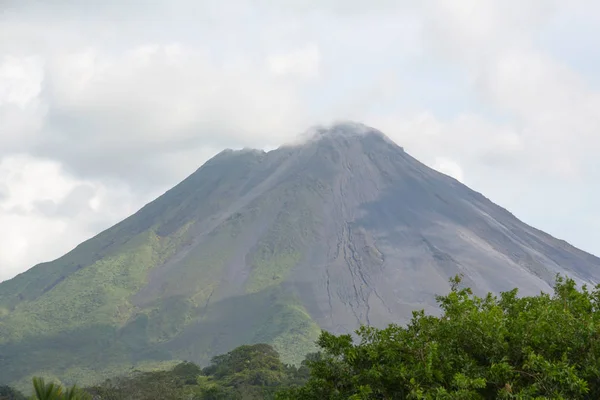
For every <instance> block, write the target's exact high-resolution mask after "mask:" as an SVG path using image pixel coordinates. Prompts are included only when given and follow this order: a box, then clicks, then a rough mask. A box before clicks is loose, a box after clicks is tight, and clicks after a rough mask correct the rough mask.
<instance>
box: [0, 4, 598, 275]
mask: <svg viewBox="0 0 600 400" xmlns="http://www.w3.org/2000/svg"><path fill="white" fill-rule="evenodd" d="M3 4H4V5H8V7H6V8H5V9H4V10H3V12H2V13H0V54H2V56H1V57H0V171H3V172H2V174H3V175H1V176H2V177H3V178H2V179H0V204H1V210H2V211H1V214H0V223H2V226H3V227H8V228H6V229H3V231H10V232H12V234H11V235H10V237H7V238H0V240H2V241H3V243H4V240H6V242H5V243H6V244H4V246H5V247H3V248H0V254H1V255H0V257H1V258H0V266H1V267H2V269H3V271H11V272H4V273H3V272H0V279H2V276H4V277H8V276H10V275H11V274H13V273H15V272H17V271H20V270H22V269H24V268H26V267H27V266H30V265H32V264H33V263H35V262H39V261H43V260H46V259H48V258H52V257H55V256H57V255H60V254H62V253H64V252H65V251H66V250H68V249H69V248H70V247H72V246H73V245H75V244H76V243H78V242H80V241H82V240H83V239H85V238H87V237H89V236H90V235H92V234H94V233H97V232H98V231H99V230H100V229H103V228H105V227H108V226H109V225H110V224H112V223H114V222H116V221H117V220H118V219H119V218H122V217H123V216H125V215H128V214H129V213H130V212H132V211H133V210H135V209H136V208H138V207H140V206H141V205H143V204H144V202H146V201H148V200H149V199H151V198H152V197H153V196H154V195H155V194H156V193H160V192H161V191H163V190H165V189H166V188H168V187H170V186H172V185H174V184H175V183H177V182H178V181H179V180H181V179H182V178H184V177H185V176H186V175H187V174H189V173H191V172H192V171H193V170H195V169H196V168H197V167H198V166H199V165H201V164H202V163H203V162H204V161H205V160H206V159H208V158H209V157H210V156H212V155H213V154H215V153H217V152H219V151H220V150H222V149H223V148H224V147H233V148H241V147H245V146H249V147H263V148H264V147H273V146H276V145H278V144H279V143H282V142H286V141H289V140H290V139H291V138H293V137H294V136H296V135H297V134H298V133H300V132H302V131H303V130H305V129H306V128H308V127H310V126H313V125H315V124H327V123H329V122H332V121H334V120H340V119H350V120H358V121H362V122H365V123H367V124H369V125H372V126H374V127H376V128H378V129H380V130H382V131H384V132H385V133H387V134H388V135H390V136H391V137H392V138H393V139H394V140H396V141H397V142H398V143H399V144H400V145H402V146H404V147H405V148H406V149H407V151H408V152H409V153H411V154H413V155H415V156H416V157H417V158H418V159H420V160H422V161H423V162H425V163H427V164H428V165H430V166H432V167H434V168H437V169H439V170H441V171H442V172H444V173H448V174H450V175H452V176H454V177H455V178H457V179H459V180H461V181H464V182H465V183H466V184H468V185H470V186H473V187H474V188H475V189H477V190H481V191H483V192H484V193H485V194H486V195H489V196H490V197H491V198H492V199H493V200H495V201H497V202H499V203H501V204H502V205H504V206H507V207H508V208H509V209H511V211H515V212H516V214H517V215H518V216H520V217H523V218H524V219H525V220H526V221H532V222H535V223H536V224H538V223H539V225H538V226H539V227H540V228H543V229H545V228H546V227H547V228H548V229H551V230H552V233H556V234H558V235H559V236H560V234H561V232H569V237H568V238H567V239H572V240H574V241H576V244H577V243H581V244H582V245H584V244H585V245H586V246H588V247H587V248H589V249H591V247H592V245H590V243H591V241H589V240H588V239H587V238H588V237H593V235H592V233H591V230H593V227H592V226H591V225H590V224H589V223H588V222H586V221H591V220H593V219H594V218H600V214H598V212H597V211H595V209H594V207H592V206H590V205H589V204H587V203H586V205H585V206H578V205H580V203H581V202H582V201H583V200H584V199H596V200H598V199H600V190H598V191H597V192H596V191H594V190H592V189H588V188H587V187H591V186H593V185H594V182H596V181H597V179H600V177H597V176H596V175H597V173H596V172H594V171H596V170H597V166H596V164H597V161H596V160H597V157H596V154H598V152H599V151H600V136H598V134H597V133H598V132H599V131H600V88H599V87H598V86H594V85H593V84H592V83H591V82H594V79H596V82H597V76H592V75H590V74H596V75H597V72H596V71H597V70H598V68H593V65H585V66H582V65H576V64H574V63H575V62H576V61H573V60H585V62H586V63H588V62H591V61H590V60H592V59H591V58H590V57H589V56H588V55H587V53H589V51H590V50H589V49H587V48H585V47H582V48H581V49H580V50H579V53H577V54H575V53H573V52H574V51H575V50H573V48H576V47H577V46H571V47H568V46H562V47H561V49H556V48H554V47H552V43H553V42H555V41H553V40H548V39H544V40H545V41H544V40H542V39H543V38H558V37H560V38H569V43H590V40H591V39H589V37H588V38H586V37H583V36H582V35H584V34H583V33H581V32H586V33H585V34H586V35H588V36H590V35H593V34H595V35H597V34H598V33H599V32H597V30H598V29H597V28H593V27H597V26H598V24H597V23H596V22H597V20H598V17H597V16H596V14H595V13H594V10H597V5H596V4H595V3H594V2H592V1H591V0H589V1H586V0H576V1H575V2H573V3H572V5H570V6H569V7H567V6H566V3H562V2H558V1H554V0H527V1H519V2H518V3H517V2H516V1H508V2H506V1H504V2H502V1H499V0H465V1H461V2H453V1H449V0H435V1H432V2H422V3H415V2H409V1H388V0H377V1H372V2H364V1H354V0H353V1H338V0H323V1H312V0H308V1H295V0H294V1H289V2H272V1H266V0H227V1H223V2H216V3H211V2H192V1H189V0H175V1H157V2H152V4H148V5H146V6H145V7H144V8H143V9H141V8H140V7H139V5H138V4H136V3H135V2H132V1H123V2H110V1H109V2H105V1H103V2H101V1H96V0H93V1H92V2H91V3H90V2H86V3H85V7H84V5H83V4H78V3H73V2H67V1H61V0H51V1H46V2H32V1H10V0H9V1H7V2H5V3H3ZM569 4H571V3H569ZM0 7H1V6H0ZM88 7H94V10H95V11H94V13H90V12H89V11H88ZM594 7H595V8H594ZM598 15H600V14H598ZM567 19H568V21H571V22H570V23H569V24H566V25H565V23H563V22H561V21H565V20H567ZM579 22H581V24H578V23H579ZM576 23H577V24H578V25H585V26H589V27H592V28H589V29H590V30H591V31H579V30H578V29H577V27H576V26H575V24H576ZM598 36H600V35H598ZM564 40H566V39H564ZM565 49H568V50H569V52H570V53H569V59H568V60H567V59H563V57H562V54H564V52H565V51H567V50H565ZM597 61H598V62H600V59H598V60H597ZM597 67H600V65H597ZM586 71H587V72H586ZM590 71H591V72H590ZM9 177H10V179H9ZM561 185H562V186H564V187H569V188H570V190H569V191H568V193H569V196H567V195H566V194H564V193H562V192H564V191H562V190H561V189H560V187H561ZM559 192H560V193H559ZM559 195H560V196H559ZM525 198H526V199H528V200H526V201H525V200H523V199H525ZM553 199H556V200H553ZM536 202H544V204H547V205H548V206H549V207H554V208H555V211H554V212H552V213H551V214H552V218H553V221H560V222H556V223H553V222H552V221H549V220H548V221H545V220H544V218H542V216H541V214H539V212H538V210H537V208H539V207H537V208H536ZM569 205H570V206H569ZM577 207H579V208H577ZM573 210H580V211H575V212H574V211H573ZM577 213H586V216H588V218H580V217H578V216H577V215H579V214H577ZM548 218H549V217H548ZM0 235H1V233H0ZM595 251H598V252H600V248H597V249H595ZM8 265H10V267H8ZM8 268H10V269H8ZM1 274H4V275H1Z"/></svg>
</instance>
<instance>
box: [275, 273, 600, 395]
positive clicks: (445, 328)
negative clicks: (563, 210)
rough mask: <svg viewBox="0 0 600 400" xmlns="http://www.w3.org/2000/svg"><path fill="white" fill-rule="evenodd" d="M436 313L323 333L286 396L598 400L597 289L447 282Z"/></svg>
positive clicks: (562, 282) (559, 283) (564, 282)
mask: <svg viewBox="0 0 600 400" xmlns="http://www.w3.org/2000/svg"><path fill="white" fill-rule="evenodd" d="M451 283H452V288H451V291H450V293H449V294H448V295H446V296H439V297H438V298H437V300H438V303H439V305H440V307H441V309H442V315H441V316H439V317H434V316H426V315H425V314H424V312H423V311H419V312H414V313H413V318H412V320H411V321H410V323H409V324H408V326H406V327H400V326H397V325H390V326H389V327H387V328H386V329H381V330H380V329H375V328H369V327H363V328H361V329H359V330H358V331H357V335H358V339H359V340H358V341H357V342H355V341H354V340H353V338H352V337H351V336H350V335H342V336H335V335H332V334H330V333H327V332H323V333H322V334H321V336H320V338H319V340H318V344H319V346H320V348H321V350H322V354H321V357H320V358H316V359H312V360H310V361H308V362H307V365H308V366H309V368H310V379H309V381H308V382H307V383H306V384H305V385H304V386H302V387H299V388H295V389H289V390H284V391H282V392H281V393H279V394H278V396H277V398H278V399H280V400H296V399H297V400H300V399H302V400H311V399H315V400H316V399H333V400H335V399H352V400H358V399H390V400H391V399H523V400H524V399H598V398H600V290H599V287H596V288H595V289H594V290H593V291H591V292H590V291H588V289H587V288H586V287H583V288H582V289H581V290H578V289H577V287H576V285H575V282H574V281H573V280H571V279H563V278H561V277H560V276H557V280H556V284H555V287H554V295H553V296H550V295H548V294H544V293H542V294H540V295H538V296H533V297H522V298H519V297H517V290H516V289H515V290H512V291H510V292H506V293H502V294H500V296H499V297H496V296H493V295H492V294H488V295H487V296H486V297H478V296H475V295H473V293H472V291H471V290H470V289H468V288H461V287H460V283H461V281H460V278H459V277H456V278H454V279H452V280H451Z"/></svg>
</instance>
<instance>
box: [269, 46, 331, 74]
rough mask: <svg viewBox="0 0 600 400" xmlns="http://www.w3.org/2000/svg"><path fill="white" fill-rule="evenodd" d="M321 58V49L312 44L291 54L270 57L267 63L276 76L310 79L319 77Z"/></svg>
mask: <svg viewBox="0 0 600 400" xmlns="http://www.w3.org/2000/svg"><path fill="white" fill-rule="evenodd" d="M319 58H320V56H319V48H318V47H317V46H316V45H315V44H310V45H307V46H306V47H305V48H300V49H297V50H294V51H292V52H290V53H286V54H275V55H272V56H269V58H268V59H267V63H268V64H269V69H270V70H271V72H272V73H274V74H275V75H283V76H290V75H291V76H292V77H299V78H303V79H310V78H316V77H318V76H319Z"/></svg>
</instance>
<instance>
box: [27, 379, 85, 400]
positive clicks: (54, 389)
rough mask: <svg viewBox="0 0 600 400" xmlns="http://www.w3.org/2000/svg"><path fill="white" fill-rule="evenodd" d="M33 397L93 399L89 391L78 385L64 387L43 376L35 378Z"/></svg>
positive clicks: (69, 399) (64, 399)
mask: <svg viewBox="0 0 600 400" xmlns="http://www.w3.org/2000/svg"><path fill="white" fill-rule="evenodd" d="M33 393H34V397H33V399H37V400H91V399H92V396H90V395H89V393H87V392H85V391H83V390H81V389H79V388H78V387H76V386H73V387H70V388H67V389H65V388H63V387H62V386H61V385H57V384H55V383H46V381H44V379H43V378H39V377H34V378H33Z"/></svg>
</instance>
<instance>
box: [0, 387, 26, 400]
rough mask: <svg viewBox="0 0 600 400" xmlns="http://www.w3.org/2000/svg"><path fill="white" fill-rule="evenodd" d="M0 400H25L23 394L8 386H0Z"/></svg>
mask: <svg viewBox="0 0 600 400" xmlns="http://www.w3.org/2000/svg"><path fill="white" fill-rule="evenodd" d="M0 400H25V395H24V394H23V393H21V392H19V391H18V390H17V389H14V388H12V387H10V386H0Z"/></svg>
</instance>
